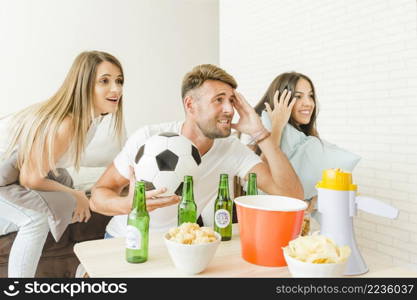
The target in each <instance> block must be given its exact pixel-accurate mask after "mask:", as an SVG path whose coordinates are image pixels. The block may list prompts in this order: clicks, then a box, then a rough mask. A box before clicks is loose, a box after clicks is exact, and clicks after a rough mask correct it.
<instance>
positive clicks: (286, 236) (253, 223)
mask: <svg viewBox="0 0 417 300" xmlns="http://www.w3.org/2000/svg"><path fill="white" fill-rule="evenodd" d="M234 201H235V203H236V209H237V217H238V222H239V230H240V243H241V247H242V257H243V259H245V260H246V261H248V262H250V263H253V264H256V265H261V266H268V267H282V266H286V262H285V259H284V254H283V252H282V247H285V246H287V245H288V243H289V241H291V240H293V239H295V238H297V237H298V235H299V234H300V232H301V226H302V224H303V217H304V210H305V209H306V208H307V204H306V203H305V202H304V201H301V200H297V199H294V198H288V197H282V196H270V195H259V196H242V197H238V198H236V199H235V200H234Z"/></svg>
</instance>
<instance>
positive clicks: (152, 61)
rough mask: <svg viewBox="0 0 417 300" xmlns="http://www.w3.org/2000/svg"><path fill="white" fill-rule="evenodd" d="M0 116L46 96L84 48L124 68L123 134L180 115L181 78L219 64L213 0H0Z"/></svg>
mask: <svg viewBox="0 0 417 300" xmlns="http://www.w3.org/2000/svg"><path fill="white" fill-rule="evenodd" d="M0 45H1V47H0V59H1V72H0V86H1V109H0V116H3V115H5V114H8V113H11V112H14V111H16V110H18V109H21V108H23V107H25V106H27V105H29V104H31V103H34V102H39V101H42V100H44V99H46V98H48V97H49V96H51V95H52V94H53V93H54V92H55V91H56V90H57V89H58V87H59V86H60V85H61V83H62V81H63V80H64V77H65V75H66V73H67V71H68V70H69V67H70V66H71V64H72V61H73V59H74V58H75V56H76V55H77V54H78V53H80V52H81V51H84V50H103V51H107V52H110V53H112V54H114V55H115V56H116V57H117V58H119V59H120V60H121V62H122V65H123V67H124V71H125V77H126V78H125V90H124V100H125V116H126V125H127V129H128V132H129V133H131V132H132V131H133V130H134V129H136V128H138V127H139V126H141V125H143V124H147V123H158V122H163V121H170V120H177V119H181V118H183V110H182V104H181V98H180V86H181V80H182V77H183V76H184V74H185V73H186V72H187V71H189V70H190V69H191V68H192V67H193V66H194V65H197V64H201V63H214V64H217V63H218V0H194V1H193V0H175V1H172V0H123V1H115V0H88V1H84V0H72V1H64V0H36V1H32V0H14V1H7V0H0Z"/></svg>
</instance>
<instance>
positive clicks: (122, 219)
mask: <svg viewBox="0 0 417 300" xmlns="http://www.w3.org/2000/svg"><path fill="white" fill-rule="evenodd" d="M182 124H183V122H171V123H163V124H158V125H149V126H145V127H142V128H140V129H138V130H137V131H136V132H135V133H134V134H133V135H132V136H131V137H130V138H129V139H128V141H127V142H126V144H125V146H124V148H123V150H122V151H121V152H120V153H119V154H118V155H117V156H116V158H115V159H114V165H115V167H116V169H117V170H118V171H119V173H120V174H121V175H122V176H123V177H125V178H129V166H133V164H134V159H135V156H136V153H137V151H138V149H139V148H140V147H141V146H142V145H143V144H144V143H145V142H146V140H147V139H148V138H149V137H151V136H153V135H156V134H159V133H162V132H175V133H178V134H180V133H181V128H182ZM260 162H262V161H261V159H260V158H259V156H257V155H256V154H255V153H253V152H252V151H251V150H250V149H249V148H247V147H246V146H245V145H243V144H242V143H241V142H240V141H239V140H238V139H237V138H236V137H233V136H229V137H227V138H222V139H215V140H214V143H213V146H212V147H211V148H210V150H209V151H208V152H207V153H206V154H204V156H203V157H202V158H201V164H200V165H199V166H198V171H197V172H196V175H194V177H193V183H194V199H195V202H196V204H197V215H200V214H202V217H203V221H204V224H205V225H206V226H207V225H211V224H212V222H213V220H211V219H212V215H213V212H212V210H213V209H214V207H213V204H214V200H215V199H216V197H217V192H218V185H219V179H220V174H222V173H225V174H228V175H229V190H230V195H231V197H233V177H234V176H239V177H241V178H244V177H245V176H246V174H247V173H248V172H249V171H250V170H251V169H252V168H253V167H254V166H255V165H257V164H259V163H260ZM205 208H206V209H205ZM204 209H205V211H204V212H203V210H204ZM149 215H150V230H154V231H168V230H169V229H170V228H172V227H175V226H177V205H171V206H167V207H162V208H158V209H156V210H154V211H151V212H149ZM126 225H127V215H120V216H114V217H113V218H112V219H111V220H110V222H109V224H108V225H107V228H106V230H107V232H108V233H109V234H110V235H112V236H124V235H125V230H126Z"/></svg>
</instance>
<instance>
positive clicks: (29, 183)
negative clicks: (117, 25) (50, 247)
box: [0, 51, 124, 277]
mask: <svg viewBox="0 0 417 300" xmlns="http://www.w3.org/2000/svg"><path fill="white" fill-rule="evenodd" d="M123 80H124V78H123V70H122V66H121V64H120V62H119V61H118V60H117V59H116V58H115V57H114V56H112V55H110V54H108V53H105V52H99V51H90V52H83V53H81V54H80V55H78V56H77V58H76V59H75V61H74V63H73V65H72V67H71V69H70V71H69V73H68V75H67V77H66V79H65V81H64V83H63V84H62V86H61V87H60V88H59V89H58V91H57V92H56V93H55V95H53V96H52V97H51V98H50V99H48V100H46V101H44V102H41V103H38V104H34V105H31V106H30V107H28V108H26V109H24V110H22V111H20V112H18V113H16V114H15V115H14V116H13V121H14V126H13V128H14V130H13V132H12V134H11V136H10V139H9V140H10V144H9V148H8V151H7V155H8V156H9V157H10V156H11V155H12V153H13V152H14V151H15V150H17V169H18V170H19V177H18V178H19V184H20V185H21V186H22V187H24V188H26V189H31V190H36V191H50V192H64V193H68V194H70V195H72V197H73V198H75V200H76V207H75V210H74V211H73V221H74V222H76V221H77V222H87V221H88V220H89V219H90V216H91V214H90V209H89V199H88V198H87V197H86V195H85V194H84V192H83V191H79V190H74V189H72V188H70V187H68V186H66V185H64V184H61V183H59V182H58V181H55V180H53V178H54V177H53V176H52V175H55V176H56V175H57V173H58V171H57V169H58V168H67V167H70V166H74V167H75V168H76V169H78V168H79V166H80V161H81V158H82V154H83V151H84V149H85V148H86V146H87V144H88V143H89V142H90V140H91V139H92V138H93V136H94V133H95V129H96V126H97V125H98V123H99V122H100V120H101V116H102V115H105V114H109V113H111V114H113V117H114V130H115V133H116V136H118V137H121V135H122V124H123V119H122V92H123ZM59 200H61V201H62V199H56V201H59ZM0 218H2V219H3V220H2V222H0V225H1V224H3V225H2V226H3V227H8V228H3V229H1V228H0V234H1V233H5V232H8V231H10V226H11V224H10V223H13V225H12V227H14V228H15V229H17V230H18V233H17V236H16V239H15V240H14V243H13V246H12V249H11V252H10V257H9V263H8V266H9V267H8V276H9V277H34V275H35V273H36V268H37V264H38V261H39V258H40V255H41V252H42V248H43V245H44V243H45V240H46V237H47V235H48V232H49V225H48V220H47V216H46V214H45V213H41V212H39V211H36V210H33V209H28V208H26V207H22V206H19V205H17V204H16V203H13V201H10V199H4V198H2V197H1V196H0ZM5 220H6V221H8V222H5Z"/></svg>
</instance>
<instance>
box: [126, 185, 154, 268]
mask: <svg viewBox="0 0 417 300" xmlns="http://www.w3.org/2000/svg"><path fill="white" fill-rule="evenodd" d="M148 242H149V214H148V211H147V209H146V198H145V183H144V182H143V181H137V182H136V185H135V195H134V197H133V206H132V211H131V212H130V213H129V216H128V219H127V235H126V260H127V261H128V262H130V263H142V262H145V261H147V260H148Z"/></svg>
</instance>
